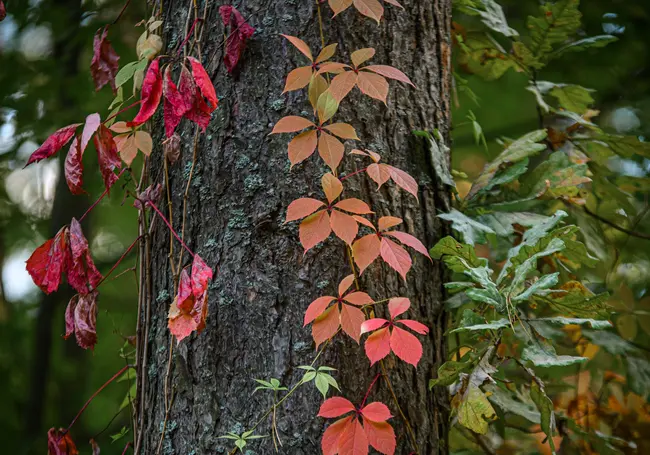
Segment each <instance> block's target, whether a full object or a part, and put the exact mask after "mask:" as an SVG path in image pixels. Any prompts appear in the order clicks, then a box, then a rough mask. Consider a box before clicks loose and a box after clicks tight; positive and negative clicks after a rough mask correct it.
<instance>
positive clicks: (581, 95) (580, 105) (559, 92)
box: [549, 84, 594, 115]
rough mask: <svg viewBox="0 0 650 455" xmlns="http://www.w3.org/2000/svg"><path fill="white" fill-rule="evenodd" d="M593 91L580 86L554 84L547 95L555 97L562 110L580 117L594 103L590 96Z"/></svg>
mask: <svg viewBox="0 0 650 455" xmlns="http://www.w3.org/2000/svg"><path fill="white" fill-rule="evenodd" d="M593 91H594V90H592V89H588V88H584V87H582V86H580V85H572V84H555V87H553V88H552V89H551V90H550V92H549V94H550V95H551V96H553V97H555V98H556V99H557V101H558V103H559V104H560V106H561V107H563V108H564V109H566V110H568V111H572V112H575V113H577V114H580V115H582V114H584V113H585V112H586V111H587V109H589V106H591V105H592V104H593V102H594V99H593V97H592V96H591V94H592V93H593Z"/></svg>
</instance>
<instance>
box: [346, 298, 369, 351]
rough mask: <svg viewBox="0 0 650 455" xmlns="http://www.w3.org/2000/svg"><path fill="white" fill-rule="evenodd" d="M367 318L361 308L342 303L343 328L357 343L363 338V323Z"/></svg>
mask: <svg viewBox="0 0 650 455" xmlns="http://www.w3.org/2000/svg"><path fill="white" fill-rule="evenodd" d="M365 320H366V316H365V315H364V314H363V311H361V310H360V309H359V308H356V307H353V306H351V305H345V304H343V305H341V328H342V329H343V331H344V332H345V333H347V334H348V335H350V338H352V339H353V340H354V341H356V342H357V343H359V339H361V324H363V321H365Z"/></svg>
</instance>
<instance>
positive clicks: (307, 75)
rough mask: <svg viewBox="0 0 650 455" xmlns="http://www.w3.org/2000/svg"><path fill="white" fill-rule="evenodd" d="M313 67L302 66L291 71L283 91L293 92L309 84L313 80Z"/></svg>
mask: <svg viewBox="0 0 650 455" xmlns="http://www.w3.org/2000/svg"><path fill="white" fill-rule="evenodd" d="M311 74H312V69H311V66H301V67H300V68H296V69H295V70H293V71H291V72H290V73H289V74H288V75H287V82H286V83H285V84H284V90H282V93H286V92H291V91H293V90H300V89H301V88H304V87H306V86H307V84H309V81H311Z"/></svg>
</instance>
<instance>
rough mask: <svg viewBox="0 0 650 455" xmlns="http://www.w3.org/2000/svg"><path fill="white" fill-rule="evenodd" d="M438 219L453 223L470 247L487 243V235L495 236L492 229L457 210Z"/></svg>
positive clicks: (453, 227) (443, 214)
mask: <svg viewBox="0 0 650 455" xmlns="http://www.w3.org/2000/svg"><path fill="white" fill-rule="evenodd" d="M438 218H442V219H443V220H447V221H450V222H451V227H452V229H454V230H455V231H457V232H459V233H460V235H461V236H462V237H463V241H464V242H465V243H467V244H469V245H474V244H475V243H476V242H478V243H485V242H486V239H485V235H486V234H494V233H495V232H494V231H493V230H492V228H490V227H488V226H485V225H483V224H481V223H479V222H478V221H476V220H473V219H472V218H470V217H468V216H467V215H465V214H464V213H462V212H459V211H458V210H456V209H451V211H450V212H449V213H442V214H440V215H438Z"/></svg>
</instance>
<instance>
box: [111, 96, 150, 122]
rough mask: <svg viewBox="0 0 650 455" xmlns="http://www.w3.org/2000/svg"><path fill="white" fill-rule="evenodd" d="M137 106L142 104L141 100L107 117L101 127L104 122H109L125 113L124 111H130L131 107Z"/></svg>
mask: <svg viewBox="0 0 650 455" xmlns="http://www.w3.org/2000/svg"><path fill="white" fill-rule="evenodd" d="M138 104H142V100H140V101H136V102H135V103H133V104H129V105H128V106H127V107H125V108H122V109H120V110H119V111H117V112H116V113H115V114H113V115H111V116H110V117H108V118H107V119H106V120H104V121H103V122H102V125H104V124H105V123H106V122H109V121H111V120H113V119H114V118H115V117H117V116H118V115H120V114H121V113H123V112H125V111H128V110H129V109H131V108H132V107H135V106H137V105H138Z"/></svg>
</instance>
